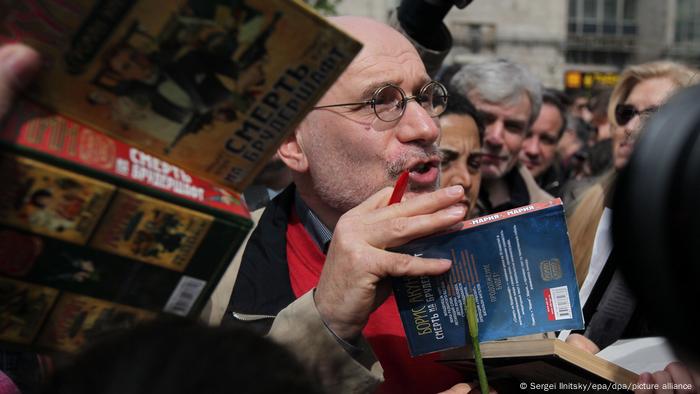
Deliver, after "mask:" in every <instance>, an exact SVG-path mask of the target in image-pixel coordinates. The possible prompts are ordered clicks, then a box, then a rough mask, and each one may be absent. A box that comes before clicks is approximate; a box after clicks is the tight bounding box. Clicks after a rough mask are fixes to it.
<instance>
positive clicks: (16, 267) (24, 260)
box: [0, 228, 44, 278]
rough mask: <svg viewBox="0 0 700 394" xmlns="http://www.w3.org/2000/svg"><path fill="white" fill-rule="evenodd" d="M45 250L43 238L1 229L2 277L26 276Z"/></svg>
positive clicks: (0, 270) (0, 271)
mask: <svg viewBox="0 0 700 394" xmlns="http://www.w3.org/2000/svg"><path fill="white" fill-rule="evenodd" d="M43 249H44V242H43V240H42V239H41V237H39V236H37V235H33V234H24V233H19V232H17V231H14V230H10V229H3V228H0V275H7V276H12V277H18V278H20V277H23V276H25V275H26V274H27V273H28V272H29V271H30V270H31V269H32V267H33V266H34V264H35V262H36V260H37V258H38V257H39V255H40V254H41V252H42V251H43Z"/></svg>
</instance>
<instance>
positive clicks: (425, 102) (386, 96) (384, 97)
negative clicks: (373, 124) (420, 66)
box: [374, 82, 447, 122]
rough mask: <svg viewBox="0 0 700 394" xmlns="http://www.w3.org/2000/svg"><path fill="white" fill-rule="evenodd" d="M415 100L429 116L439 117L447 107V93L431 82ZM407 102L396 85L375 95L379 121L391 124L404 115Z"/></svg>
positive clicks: (439, 85) (375, 109)
mask: <svg viewBox="0 0 700 394" xmlns="http://www.w3.org/2000/svg"><path fill="white" fill-rule="evenodd" d="M415 100H416V101H417V102H418V103H419V104H420V105H421V106H422V107H423V108H424V109H425V110H426V111H427V112H428V115H430V116H438V115H440V114H441V113H442V112H443V111H444V110H445V107H446V106H447V91H446V90H445V88H444V87H443V86H442V85H441V84H439V83H437V82H430V83H428V84H427V85H425V86H424V87H423V88H422V89H421V91H420V93H418V95H417V96H416V97H415ZM407 101H408V100H407V98H406V95H405V94H404V92H403V90H401V89H400V88H399V87H397V86H394V85H387V86H384V87H382V88H380V89H379V90H378V91H377V92H376V93H375V95H374V111H375V113H376V114H377V117H378V118H379V119H381V120H383V121H385V122H391V121H394V120H396V119H398V118H400V117H401V115H403V112H404V111H405V109H406V102H407Z"/></svg>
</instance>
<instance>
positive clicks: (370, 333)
mask: <svg viewBox="0 0 700 394" xmlns="http://www.w3.org/2000/svg"><path fill="white" fill-rule="evenodd" d="M286 239H287V262H288V264H289V279H290V281H291V283H292V291H294V295H295V296H296V297H300V296H302V295H303V294H305V293H307V292H308V291H309V290H311V289H313V288H314V287H316V285H317V284H318V278H319V277H320V275H321V270H322V269H323V263H324V262H325V260H326V256H325V255H324V254H323V252H322V251H321V250H320V249H319V247H318V245H317V244H316V242H314V240H313V239H312V238H311V236H310V235H309V234H308V233H307V232H306V229H305V228H304V225H303V224H302V223H301V221H300V220H299V217H298V215H297V214H296V212H295V211H294V210H292V213H291V215H290V218H289V223H288V225H287V237H286ZM362 334H363V335H364V337H365V338H367V341H369V344H370V345H371V346H372V350H373V351H374V354H375V355H376V356H377V359H378V360H379V362H380V363H381V364H382V368H384V378H385V381H384V383H383V384H382V385H381V386H380V388H379V391H378V392H379V393H396V394H404V393H431V394H434V393H437V392H440V391H443V390H447V389H449V388H450V387H452V386H454V385H455V384H457V383H459V382H461V381H462V380H463V379H462V376H461V374H460V373H458V372H457V371H455V370H453V369H451V368H449V367H446V366H443V365H440V364H438V363H436V362H435V360H437V359H438V358H439V355H437V354H430V355H426V356H420V357H416V358H411V356H410V355H409V354H408V343H407V342H406V335H405V333H404V330H403V326H402V324H401V318H400V317H399V310H398V307H397V306H396V300H395V299H394V295H393V294H392V295H391V296H390V297H389V298H388V299H387V300H386V301H385V302H384V303H383V304H382V305H381V306H380V307H379V308H377V310H376V311H374V312H373V313H372V315H370V317H369V322H368V323H367V326H366V327H365V329H364V330H363V331H362Z"/></svg>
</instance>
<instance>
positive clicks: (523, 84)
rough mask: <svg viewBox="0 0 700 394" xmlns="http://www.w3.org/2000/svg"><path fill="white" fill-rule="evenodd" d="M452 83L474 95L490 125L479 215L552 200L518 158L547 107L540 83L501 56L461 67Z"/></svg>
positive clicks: (473, 100) (471, 95)
mask: <svg viewBox="0 0 700 394" xmlns="http://www.w3.org/2000/svg"><path fill="white" fill-rule="evenodd" d="M451 84H452V85H453V86H454V87H455V88H456V89H458V90H459V91H461V92H462V93H464V94H466V95H467V97H469V99H470V100H471V101H472V102H473V103H474V105H475V106H476V108H477V110H478V111H479V113H480V115H481V117H482V119H483V120H484V123H485V124H486V134H485V136H484V146H483V151H484V155H483V156H482V161H481V174H482V183H481V191H480V193H479V202H478V204H477V211H478V214H479V215H485V214H489V213H493V212H499V211H503V210H506V209H510V208H514V207H518V206H522V205H527V204H530V203H532V202H537V201H546V200H549V199H551V198H552V196H551V195H549V194H547V193H546V192H545V191H544V190H542V189H541V188H540V187H539V186H538V185H537V183H536V182H535V180H534V179H533V177H532V175H531V174H530V172H529V171H528V170H527V168H526V167H524V166H523V165H522V164H520V163H519V162H518V154H519V153H520V149H521V148H522V144H523V140H524V139H525V135H526V133H527V131H528V129H529V128H530V127H531V126H532V124H533V123H534V122H535V119H537V116H538V114H539V112H540V108H541V106H542V92H541V91H542V89H541V87H540V82H539V81H538V80H537V79H536V78H535V77H534V76H533V75H532V74H531V73H530V72H529V71H528V70H527V69H525V68H524V67H523V66H521V65H519V64H516V63H513V62H510V61H507V60H497V61H492V62H486V63H480V64H470V65H466V66H464V67H462V69H460V70H459V71H458V72H457V73H456V74H455V76H454V77H453V78H452V80H451Z"/></svg>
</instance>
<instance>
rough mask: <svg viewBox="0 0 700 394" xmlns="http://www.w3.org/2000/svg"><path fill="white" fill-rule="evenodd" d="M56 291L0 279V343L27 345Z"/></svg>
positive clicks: (54, 297) (8, 279) (51, 303)
mask: <svg viewBox="0 0 700 394" xmlns="http://www.w3.org/2000/svg"><path fill="white" fill-rule="evenodd" d="M57 296H58V291H57V290H55V289H52V288H49V287H44V286H38V285H34V284H31V283H26V282H21V281H18V280H14V279H10V278H5V277H2V276H0V340H2V341H8V342H14V343H21V344H29V343H31V342H32V341H33V340H34V338H35V337H36V334H37V332H38V331H39V328H40V327H41V324H42V323H43V321H44V318H45V317H46V315H47V314H48V312H49V310H50V309H51V307H52V306H53V304H54V301H55V300H56V297H57Z"/></svg>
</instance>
